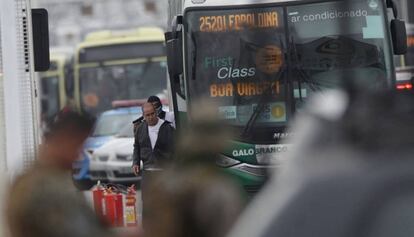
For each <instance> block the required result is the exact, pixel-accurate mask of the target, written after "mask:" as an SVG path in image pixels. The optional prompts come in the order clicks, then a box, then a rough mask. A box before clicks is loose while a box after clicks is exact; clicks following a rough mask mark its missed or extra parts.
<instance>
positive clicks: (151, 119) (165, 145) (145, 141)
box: [132, 102, 174, 216]
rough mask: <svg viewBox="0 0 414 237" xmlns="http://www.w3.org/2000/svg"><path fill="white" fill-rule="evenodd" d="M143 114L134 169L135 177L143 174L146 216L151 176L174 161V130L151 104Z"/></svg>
mask: <svg viewBox="0 0 414 237" xmlns="http://www.w3.org/2000/svg"><path fill="white" fill-rule="evenodd" d="M142 114H143V118H144V120H143V121H142V123H141V124H140V126H138V128H137V131H136V133H135V142H134V153H133V163H132V169H133V172H134V174H135V175H139V174H140V173H141V172H142V179H141V193H142V202H143V216H145V212H144V211H145V200H146V199H147V196H148V194H147V192H146V191H145V188H146V186H147V185H148V183H149V182H150V180H151V176H154V175H156V174H157V173H159V172H160V171H161V170H162V169H163V167H164V166H165V165H167V164H168V163H170V162H171V160H172V152H173V136H174V128H173V127H171V125H170V122H168V121H165V120H163V119H160V118H158V116H157V112H156V109H155V107H154V105H153V104H152V103H150V102H146V103H144V105H143V106H142ZM141 161H142V164H143V167H142V171H141V167H140V165H141Z"/></svg>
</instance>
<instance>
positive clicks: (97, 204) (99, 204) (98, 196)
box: [92, 181, 105, 220]
mask: <svg viewBox="0 0 414 237" xmlns="http://www.w3.org/2000/svg"><path fill="white" fill-rule="evenodd" d="M92 195H93V206H94V208H95V213H96V215H97V216H98V217H99V218H101V219H102V220H103V219H104V216H105V213H104V207H103V201H104V188H103V187H102V185H101V182H100V181H98V183H97V185H96V186H95V188H94V189H93V190H92Z"/></svg>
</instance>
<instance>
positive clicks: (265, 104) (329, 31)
mask: <svg viewBox="0 0 414 237" xmlns="http://www.w3.org/2000/svg"><path fill="white" fill-rule="evenodd" d="M344 2H345V1H332V2H323V3H311V4H302V5H291V6H286V5H284V6H281V7H277V6H275V7H269V6H267V7H251V8H241V9H229V10H218V9H216V10H213V9H209V10H190V11H188V12H186V16H185V19H186V22H185V43H186V47H185V48H186V50H187V51H186V63H187V66H186V69H187V70H186V77H187V84H188V87H189V96H190V97H192V98H194V97H200V96H201V97H203V98H208V99H209V100H211V101H213V102H215V103H218V104H220V106H219V108H218V110H219V114H220V115H221V118H222V119H223V120H225V121H226V122H227V123H228V124H230V125H231V126H233V127H236V128H241V129H242V131H243V132H246V131H249V129H248V128H249V127H252V126H255V129H251V130H250V131H251V132H254V131H260V129H264V130H269V128H275V129H277V128H283V127H285V125H286V124H287V122H288V121H289V120H290V118H291V117H292V114H293V113H294V112H295V111H296V110H297V109H299V108H300V107H301V105H302V103H303V102H304V101H306V99H307V98H309V96H310V95H311V94H312V93H315V92H320V91H322V90H324V89H327V88H335V87H339V86H342V84H344V83H347V82H350V83H353V84H356V85H358V86H360V87H363V88H366V89H379V88H386V87H389V86H390V85H391V81H392V77H393V75H392V73H391V72H392V70H391V67H392V64H391V62H390V58H391V57H390V48H389V42H388V40H389V39H388V35H386V32H387V31H386V28H385V27H386V22H385V19H386V18H385V16H384V15H383V14H384V6H383V5H382V1H379V0H372V1H359V0H352V1H346V3H344ZM253 137H254V136H253Z"/></svg>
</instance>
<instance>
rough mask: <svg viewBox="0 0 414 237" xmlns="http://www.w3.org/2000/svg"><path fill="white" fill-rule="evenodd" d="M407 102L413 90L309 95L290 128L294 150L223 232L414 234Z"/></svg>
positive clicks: (413, 128)
mask: <svg viewBox="0 0 414 237" xmlns="http://www.w3.org/2000/svg"><path fill="white" fill-rule="evenodd" d="M354 90H355V89H354ZM413 105H414V94H413V92H412V91H398V92H397V91H380V92H372V91H367V90H366V89H365V88H363V89H362V90H361V91H358V90H355V91H346V92H345V91H327V92H325V93H324V94H319V95H316V96H314V97H313V99H311V100H310V101H309V102H308V104H307V106H306V107H305V108H304V109H303V110H302V112H303V113H302V114H301V115H300V116H297V117H296V118H295V122H294V124H293V125H291V128H292V131H291V132H294V134H295V136H292V137H291V138H290V139H291V141H290V142H289V143H290V144H294V145H293V146H294V147H295V149H291V150H290V151H289V152H288V153H286V156H285V157H284V158H283V160H284V161H285V163H284V164H282V165H281V167H280V169H279V171H280V172H279V173H277V174H275V175H274V177H273V178H272V179H271V180H270V182H269V183H268V184H267V185H266V187H265V188H264V189H263V191H262V192H261V193H260V194H259V195H258V196H257V197H256V198H255V200H254V201H253V202H252V203H251V204H250V205H249V207H248V208H247V210H246V212H245V213H244V214H243V216H242V217H241V218H240V220H239V221H238V223H237V224H236V226H235V228H234V229H233V230H232V233H231V234H230V235H229V237H251V236H257V237H272V236H285V237H286V236H295V237H308V236H318V237H332V236H353V237H388V236H392V237H403V236H413V234H414V211H413V209H414V195H413V194H414V182H413V180H414V159H413V155H412V154H413V152H414V150H413V148H414V146H413V145H414V124H413V121H414V106H413ZM252 219H260V222H255V221H252Z"/></svg>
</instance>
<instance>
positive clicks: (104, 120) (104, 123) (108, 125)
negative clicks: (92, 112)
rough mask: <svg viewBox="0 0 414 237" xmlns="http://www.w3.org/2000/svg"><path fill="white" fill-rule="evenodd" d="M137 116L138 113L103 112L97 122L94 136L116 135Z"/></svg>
mask: <svg viewBox="0 0 414 237" xmlns="http://www.w3.org/2000/svg"><path fill="white" fill-rule="evenodd" d="M137 117H138V114H127V113H125V114H111V115H105V114H102V115H101V116H100V117H99V119H98V121H97V123H96V127H95V129H94V132H93V135H92V136H94V137H98V136H113V135H116V134H117V133H119V132H120V131H121V129H122V128H124V127H125V126H126V125H130V124H132V121H134V120H135V119H136V118H137ZM131 129H132V128H131Z"/></svg>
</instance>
